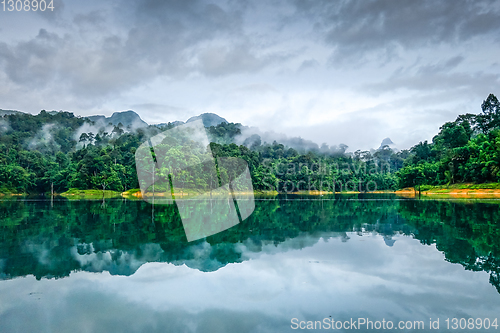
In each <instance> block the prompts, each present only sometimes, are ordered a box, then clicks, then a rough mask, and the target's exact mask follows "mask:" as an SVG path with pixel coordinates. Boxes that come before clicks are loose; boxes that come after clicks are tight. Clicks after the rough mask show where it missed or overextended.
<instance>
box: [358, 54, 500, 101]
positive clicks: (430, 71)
mask: <svg viewBox="0 0 500 333" xmlns="http://www.w3.org/2000/svg"><path fill="white" fill-rule="evenodd" d="M463 60H464V58H463V57H462V56H455V57H452V58H450V59H448V60H445V61H440V62H437V63H433V64H426V65H421V66H408V67H400V68H399V69H397V70H396V71H395V72H394V73H393V74H392V75H391V76H390V77H389V78H388V79H387V80H385V81H383V82H379V83H375V84H366V85H363V86H362V88H361V89H362V90H364V91H367V92H370V93H375V94H379V93H384V92H395V91H398V90H401V89H407V90H415V91H422V92H442V91H447V92H449V91H453V90H455V91H456V90H464V93H467V94H471V93H473V94H477V95H479V96H482V95H483V94H484V92H485V91H489V90H491V91H497V90H500V74H497V73H485V72H483V71H477V72H471V71H467V72H465V71H460V67H459V65H460V63H461V62H462V61H463ZM454 69H457V70H456V71H454Z"/></svg>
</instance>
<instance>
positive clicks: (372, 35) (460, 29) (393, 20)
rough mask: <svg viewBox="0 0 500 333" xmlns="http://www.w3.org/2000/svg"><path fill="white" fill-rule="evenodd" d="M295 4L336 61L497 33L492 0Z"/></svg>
mask: <svg viewBox="0 0 500 333" xmlns="http://www.w3.org/2000/svg"><path fill="white" fill-rule="evenodd" d="M296 6H297V12H298V13H300V15H305V17H308V18H310V19H313V20H314V21H315V29H316V30H317V31H318V32H319V33H321V35H322V37H323V39H324V41H326V42H327V43H328V44H330V45H332V46H334V47H335V53H334V59H336V60H342V59H345V58H346V57H353V56H354V57H359V58H361V57H363V55H364V53H365V52H368V51H384V52H394V49H395V48H397V47H404V48H408V49H415V48H419V47H422V46H429V45H434V44H441V43H450V44H453V43H459V42H463V41H465V40H468V39H471V38H473V37H476V36H484V35H488V34H494V33H498V32H499V31H500V25H499V24H498V22H499V20H500V10H499V3H498V2H496V1H493V0H484V1H469V0H456V1H435V0H423V1H412V0H403V1H400V0H397V1H396V0H379V1H349V0H346V1H306V0H297V1H296ZM495 38H497V37H495ZM497 42H498V38H497Z"/></svg>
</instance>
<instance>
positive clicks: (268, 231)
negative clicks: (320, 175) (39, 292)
mask: <svg viewBox="0 0 500 333" xmlns="http://www.w3.org/2000/svg"><path fill="white" fill-rule="evenodd" d="M291 199H294V200H291ZM296 199H301V197H297V196H295V197H291V196H286V197H285V196H284V197H280V198H278V199H276V200H257V201H256V208H255V212H254V213H253V215H252V216H251V217H250V218H249V219H248V220H247V221H245V223H242V224H240V225H236V226H234V227H232V228H230V229H228V230H227V231H225V232H222V233H220V234H217V235H214V236H211V237H208V238H207V239H204V240H200V241H197V242H191V243H188V242H187V240H186V236H185V234H184V231H183V228H182V223H181V220H180V218H179V214H178V212H177V210H176V207H175V206H174V205H161V206H157V207H155V213H154V218H153V220H152V219H151V209H152V206H151V205H150V204H148V203H145V202H142V201H129V200H122V199H116V200H107V201H106V203H105V204H104V205H103V204H102V203H101V202H96V201H85V200H81V201H68V200H59V201H55V202H50V201H36V200H34V201H23V200H10V201H1V202H0V221H1V229H0V230H1V232H0V242H1V247H0V276H1V277H2V278H3V279H8V278H14V277H18V276H26V275H30V274H32V275H34V276H36V278H37V279H41V278H44V277H45V278H52V277H56V278H59V277H65V276H68V275H69V274H70V273H71V272H73V271H79V270H84V271H89V272H102V271H108V272H109V273H111V274H113V275H116V274H117V275H132V274H133V273H134V272H135V271H136V270H137V269H138V268H139V267H140V266H141V265H142V264H144V263H147V262H168V263H172V264H174V265H183V264H185V265H187V266H188V267H191V268H195V269H198V270H200V271H204V272H208V271H215V270H217V269H220V268H221V267H224V266H225V265H227V264H228V263H239V262H242V261H244V260H246V258H247V257H248V254H249V253H259V252H261V251H262V248H263V246H265V245H268V244H274V245H276V246H277V245H278V244H280V243H283V242H285V241H286V240H293V239H295V238H297V237H299V236H300V235H307V236H308V237H307V242H305V241H303V238H302V239H301V241H300V242H298V243H293V242H291V244H294V245H291V246H293V248H304V247H309V246H312V245H314V244H316V243H317V242H318V241H319V240H320V239H322V238H323V239H324V238H330V237H338V238H340V239H341V240H342V241H344V242H347V241H348V240H349V237H348V236H347V233H348V232H351V231H353V232H356V233H357V234H358V235H363V234H371V233H375V234H380V235H382V236H383V240H384V242H385V244H386V245H387V246H393V245H394V242H395V241H396V240H395V239H394V236H395V235H399V234H402V235H408V236H412V237H414V238H416V239H418V240H419V241H420V242H421V243H422V244H425V245H430V244H436V247H437V249H438V250H439V251H441V252H443V253H444V254H445V257H446V260H447V261H450V262H452V263H459V264H461V265H463V266H464V267H465V268H466V269H468V270H473V271H486V272H488V273H490V274H491V276H490V283H491V284H493V285H494V286H495V287H496V288H497V290H499V292H500V288H499V285H500V284H499V281H500V275H499V272H500V269H499V267H500V260H499V258H500V246H499V245H500V241H499V240H500V238H499V236H500V226H499V223H498V221H500V218H499V216H498V215H499V210H498V205H496V204H481V203H475V204H470V203H467V204H464V203H457V202H448V201H419V200H402V201H401V200H399V201H395V200H351V199H353V198H352V197H349V196H344V197H340V198H339V197H338V196H337V198H336V199H335V200H313V201H311V200H296ZM202 208H203V207H201V208H200V209H199V210H194V211H193V214H195V215H196V214H197V213H198V214H202V213H203V209H202Z"/></svg>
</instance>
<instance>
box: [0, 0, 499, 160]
mask: <svg viewBox="0 0 500 333" xmlns="http://www.w3.org/2000/svg"><path fill="white" fill-rule="evenodd" d="M54 7H55V10H54V11H53V12H50V11H45V12H43V13H42V12H28V13H26V12H8V11H5V12H4V11H1V10H2V8H1V5H0V87H1V88H0V109H15V110H21V111H25V112H31V113H38V112H39V111H40V110H41V109H46V110H68V111H73V112H75V114H78V115H91V114H104V115H111V113H113V112H114V111H123V110H129V109H132V110H134V111H136V112H137V113H139V115H140V116H141V117H142V118H143V119H144V120H145V121H146V122H148V123H160V122H167V121H174V120H183V121H185V120H186V119H187V118H189V117H191V116H193V115H198V114H200V113H204V112H213V113H216V114H218V115H220V116H222V117H224V118H226V119H227V120H228V121H231V122H240V123H242V124H244V125H248V126H257V127H259V128H261V129H262V130H268V131H269V130H272V131H275V132H282V133H286V134H287V135H289V136H301V137H303V138H306V139H311V140H313V141H315V142H317V143H319V144H321V143H323V142H326V143H328V144H339V143H345V144H347V145H348V146H349V150H351V151H352V150H356V149H368V148H377V147H378V146H379V144H380V142H381V141H382V139H384V138H385V137H390V138H391V139H392V141H394V143H395V144H396V145H397V146H398V147H399V148H408V147H410V146H412V145H414V144H416V143H417V142H418V141H420V140H431V139H432V137H433V136H434V135H435V134H436V133H437V132H438V130H439V126H440V125H442V124H443V123H444V122H446V121H452V120H454V119H455V118H456V116H457V115H458V114H462V113H466V112H471V113H478V112H480V111H481V108H480V106H481V102H482V101H483V100H484V99H486V97H487V96H488V94H490V93H493V94H495V95H497V96H499V95H500V81H499V77H500V60H499V59H500V1H462V0H449V1H436V0H432V1H412V0H409V1H401V0H398V1H396V0H393V1H367V0H366V1H330V0H324V1H322V0H314V1H313V0H311V1H300V0H296V1H293V0H289V1H280V0H268V1H239V0H229V1H217V2H208V1H196V0H179V1H163V0H142V1H132V0H114V1H102V0H99V1H93V0H86V1H67V0H54Z"/></svg>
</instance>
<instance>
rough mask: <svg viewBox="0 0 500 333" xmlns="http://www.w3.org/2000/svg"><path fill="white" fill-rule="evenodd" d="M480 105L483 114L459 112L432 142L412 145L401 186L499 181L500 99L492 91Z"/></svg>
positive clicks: (401, 177)
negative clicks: (462, 113) (460, 113)
mask: <svg viewBox="0 0 500 333" xmlns="http://www.w3.org/2000/svg"><path fill="white" fill-rule="evenodd" d="M481 108H482V113H481V114H478V115H472V114H465V115H460V116H458V117H457V119H456V120H455V121H454V122H448V123H446V124H444V125H443V126H441V128H440V129H441V131H440V132H439V134H438V135H436V136H435V137H434V138H433V142H432V143H431V144H428V143H427V141H425V142H423V143H422V142H420V143H419V144H417V145H416V146H414V147H413V148H411V149H410V152H411V155H410V156H409V157H408V158H407V159H406V160H405V165H404V168H402V169H401V170H399V171H398V173H397V176H398V177H399V186H400V187H412V186H419V185H422V184H427V185H444V184H447V185H451V184H454V183H469V182H472V183H487V182H494V183H497V182H499V181H500V102H499V101H498V99H497V98H496V97H495V96H494V95H493V94H490V95H489V96H488V98H487V99H486V100H485V101H484V102H483V104H482V106H481Z"/></svg>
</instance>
